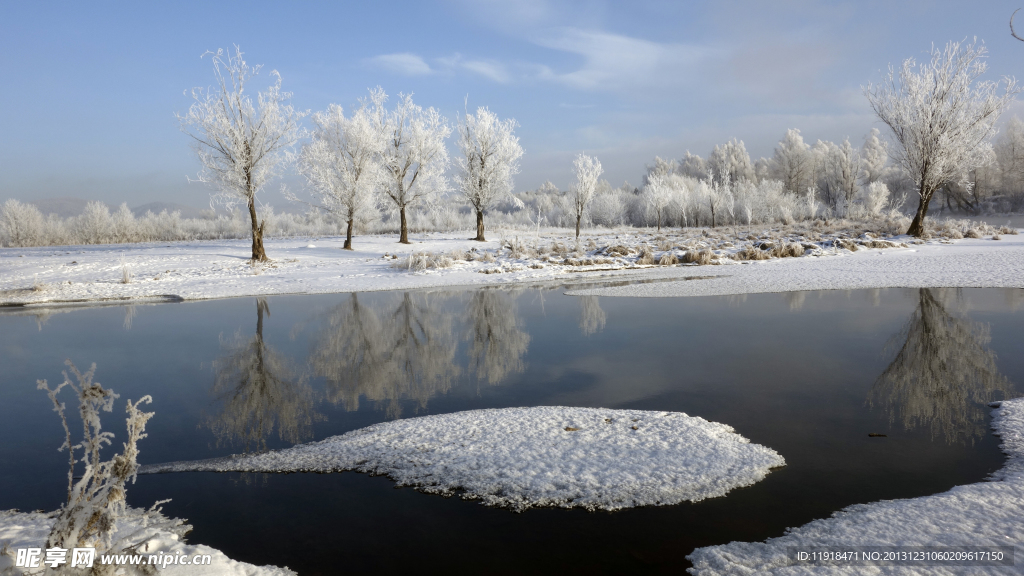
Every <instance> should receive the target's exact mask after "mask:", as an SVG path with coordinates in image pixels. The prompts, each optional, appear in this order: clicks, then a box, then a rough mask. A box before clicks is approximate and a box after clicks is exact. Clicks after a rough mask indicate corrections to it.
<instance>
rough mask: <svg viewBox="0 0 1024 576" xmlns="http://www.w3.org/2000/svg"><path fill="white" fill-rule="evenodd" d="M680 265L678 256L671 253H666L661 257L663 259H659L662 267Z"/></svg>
mask: <svg viewBox="0 0 1024 576" xmlns="http://www.w3.org/2000/svg"><path fill="white" fill-rule="evenodd" d="M678 263H679V259H678V258H676V255H675V254H673V253H671V252H665V253H664V254H662V255H661V258H659V259H658V264H660V265H661V266H671V265H673V264H678Z"/></svg>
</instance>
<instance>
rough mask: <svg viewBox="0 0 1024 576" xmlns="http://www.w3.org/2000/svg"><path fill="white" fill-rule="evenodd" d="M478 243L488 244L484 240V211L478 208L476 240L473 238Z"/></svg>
mask: <svg viewBox="0 0 1024 576" xmlns="http://www.w3.org/2000/svg"><path fill="white" fill-rule="evenodd" d="M473 240H476V241H478V242H486V241H487V239H486V238H484V211H483V210H480V209H479V208H477V211H476V238H473Z"/></svg>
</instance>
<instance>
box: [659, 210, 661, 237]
mask: <svg viewBox="0 0 1024 576" xmlns="http://www.w3.org/2000/svg"><path fill="white" fill-rule="evenodd" d="M658 232H661V210H658Z"/></svg>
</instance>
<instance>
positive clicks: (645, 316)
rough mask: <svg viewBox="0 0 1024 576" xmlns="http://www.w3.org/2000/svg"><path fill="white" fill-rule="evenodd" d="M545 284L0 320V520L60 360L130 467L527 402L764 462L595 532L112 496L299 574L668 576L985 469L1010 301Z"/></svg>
mask: <svg viewBox="0 0 1024 576" xmlns="http://www.w3.org/2000/svg"><path fill="white" fill-rule="evenodd" d="M561 290H562V289H552V288H543V289H541V288H538V289H518V290H515V291H509V290H498V289H485V290H464V291H444V292H439V291H412V292H404V293H403V292H395V293H370V294H357V295H350V294H338V295H324V296H277V297H269V298H266V299H255V298H241V299H232V300H219V301H208V302H198V303H185V304H163V305H154V306H139V307H134V308H131V307H129V308H126V307H107V308H87V309H51V310H36V311H29V310H20V311H19V310H14V311H12V310H5V311H3V312H0V438H2V439H3V441H2V442H0V509H8V508H20V509H22V510H32V509H45V510H52V509H54V508H56V507H57V506H59V505H60V504H61V503H62V500H63V498H64V495H65V490H66V482H67V480H66V468H65V467H66V462H67V460H66V456H65V454H61V453H58V452H57V450H56V448H57V446H59V445H60V444H61V442H62V441H63V434H62V429H61V427H60V423H59V420H58V418H57V416H56V415H55V414H54V413H53V412H52V411H51V406H50V405H49V400H48V399H47V398H46V396H45V394H44V393H43V392H40V391H38V390H36V386H35V381H36V379H38V378H46V379H48V380H49V382H50V384H51V385H54V384H57V383H59V382H60V381H61V380H62V376H61V374H60V373H61V369H62V368H63V365H62V362H63V361H64V359H65V358H70V359H71V360H73V361H74V362H75V363H76V364H77V365H78V367H79V368H81V369H82V370H85V369H87V368H88V366H89V364H90V363H92V362H95V363H96V364H97V372H96V380H97V381H99V382H100V383H102V384H103V385H105V386H107V387H109V388H113V389H114V391H116V392H117V393H119V394H120V395H121V398H120V400H119V401H118V403H117V405H116V408H115V411H114V413H112V414H110V415H108V416H107V417H106V419H105V421H104V424H105V429H106V430H111V431H113V432H115V434H117V435H118V437H119V438H120V437H123V435H124V426H123V406H124V401H125V400H127V399H129V398H130V399H137V398H139V397H140V396H142V395H144V394H151V395H152V396H153V399H154V402H153V404H152V405H151V406H150V407H149V409H150V410H152V411H155V412H156V416H155V417H154V418H153V419H152V420H151V421H150V423H149V425H148V429H147V431H148V433H149V437H148V438H146V439H145V440H143V441H142V442H141V444H140V449H141V456H140V458H139V460H140V462H142V463H158V462H167V461H173V460H194V459H201V458H209V457H214V456H222V455H226V454H231V453H239V452H243V451H246V450H248V451H255V450H263V449H275V448H280V447H285V446H290V445H292V444H293V443H296V442H306V441H310V440H319V439H323V438H326V437H329V436H333V435H336V434H342V433H344V432H347V431H350V430H355V429H358V428H362V427H364V426H367V425H370V424H373V423H377V422H382V421H386V420H389V419H394V418H409V417H414V416H417V415H425V414H439V413H447V412H456V411H462V410H472V409H477V408H498V407H508V406H539V405H563V406H590V407H606V408H633V409H644V410H673V411H681V412H686V413H687V414H691V415H696V416H701V417H704V418H707V419H709V420H713V421H717V422H723V423H726V424H729V425H731V426H733V427H734V428H735V429H736V430H737V432H739V433H740V434H742V435H744V436H746V437H747V438H749V439H750V440H751V441H752V442H757V443H759V444H763V445H765V446H768V447H770V448H772V449H774V450H776V451H778V452H779V453H780V454H782V456H784V457H785V458H786V461H787V463H788V465H787V466H786V467H784V468H781V469H778V470H775V471H773V472H772V473H771V474H769V475H768V477H767V478H766V479H765V480H764V481H762V482H760V483H758V484H756V485H754V486H752V487H749V488H744V489H740V490H735V491H733V492H731V493H730V494H728V495H727V496H725V497H722V498H716V499H712V500H706V501H704V502H700V503H696V504H689V503H687V504H681V505H676V506H664V507H647V508H638V509H632V510H624V511H618V512H612V513H609V512H597V513H590V512H585V511H579V510H562V509H540V510H528V511H526V512H524V513H522V514H515V513H511V512H508V511H506V510H502V509H493V508H487V507H484V506H481V505H479V504H477V503H475V502H471V501H463V500H460V499H459V498H448V499H445V498H442V497H439V496H432V495H425V494H421V493H419V492H416V491H415V490H413V489H410V488H402V489H395V488H394V486H393V483H392V482H391V481H390V480H388V479H386V478H383V477H370V476H366V475H363V474H358V473H343V474H322V475H321V474H288V475H253V474H214V473H187V474H165V475H155V476H141V477H139V479H138V482H137V483H136V484H135V485H133V486H131V487H130V488H129V492H128V500H129V503H130V504H132V505H135V506H148V505H149V504H151V503H152V502H154V501H156V500H159V499H164V498H172V499H173V500H172V501H171V502H170V503H169V504H166V505H165V506H164V512H165V513H167V514H169V515H171V516H177V517H182V518H187V519H188V522H189V523H190V524H192V525H193V526H194V527H195V529H194V531H193V532H192V533H191V535H190V536H189V539H190V541H192V542H196V543H203V544H208V545H210V546H213V547H215V548H218V549H220V550H222V551H224V552H225V553H226V554H227V555H228V556H230V557H232V558H235V559H238V560H243V561H246V562H251V563H254V564H276V565H287V566H289V567H291V568H293V569H296V570H298V571H299V573H300V574H336V573H341V572H351V573H367V572H371V571H372V572H375V573H382V574H383V573H391V574H405V573H412V572H418V573H439V572H446V573H509V574H513V573H524V572H529V573H550V574H581V573H622V572H626V571H638V573H645V574H646V573H679V572H681V571H682V570H683V569H684V568H685V567H687V566H689V563H688V562H687V561H686V560H685V556H686V555H687V554H689V553H690V551H692V550H693V549H694V548H695V547H697V546H705V545H709V544H718V543H726V542H730V541H733V540H746V541H756V540H764V539H765V538H769V537H773V536H780V535H782V533H783V531H784V530H785V529H786V528H787V527H790V526H799V525H802V524H805V523H807V522H809V521H811V520H813V519H815V518H822V517H827V516H829V515H830V514H831V513H832V512H834V511H836V510H839V509H841V508H843V507H844V506H847V505H850V504H854V503H859V502H871V501H875V500H879V499H886V498H904V497H913V496H920V495H925V494H932V493H935V492H940V491H943V490H946V489H948V488H950V487H952V486H955V485H957V484H965V483H972V482H977V481H980V480H983V479H984V478H985V477H986V475H988V474H989V473H990V472H992V471H994V470H996V469H998V468H999V467H1001V466H1002V462H1003V460H1004V458H1003V455H1002V454H1001V453H1000V452H999V450H998V441H997V439H996V438H994V437H993V436H992V435H991V434H990V433H989V416H988V412H989V410H988V409H987V408H986V406H985V404H986V403H987V402H989V401H992V400H998V399H1002V398H1004V397H1010V396H1017V395H1018V394H1019V392H1018V391H1020V389H1021V387H1022V386H1024V384H1022V382H1024V357H1022V356H1021V355H1020V354H1019V353H1018V350H1019V343H1020V342H1021V341H1022V340H1024V313H1022V312H1021V307H1020V304H1022V303H1024V291H1021V290H994V289H992V290H980V289H979V290H962V291H957V290H884V291H852V292H810V293H790V294H765V295H752V296H747V297H709V298H678V299H631V298H600V299H599V298H596V297H570V296H564V295H562V293H561ZM30 312H31V313H30ZM72 400H73V398H72V397H71V395H70V394H69V395H67V396H66V397H65V401H66V402H71V401H72ZM72 430H77V426H74V425H73V427H72ZM869 433H875V434H886V435H887V436H886V437H869V436H868V434H869ZM120 441H121V440H119V439H115V445H116V446H120V444H119V443H120Z"/></svg>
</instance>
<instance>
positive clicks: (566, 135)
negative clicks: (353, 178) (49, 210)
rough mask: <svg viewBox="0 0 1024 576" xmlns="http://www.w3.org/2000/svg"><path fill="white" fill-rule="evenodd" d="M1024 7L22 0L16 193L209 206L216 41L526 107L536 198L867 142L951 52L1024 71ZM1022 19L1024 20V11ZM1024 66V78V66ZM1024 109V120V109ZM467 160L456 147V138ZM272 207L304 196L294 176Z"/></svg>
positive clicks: (271, 197)
mask: <svg viewBox="0 0 1024 576" xmlns="http://www.w3.org/2000/svg"><path fill="white" fill-rule="evenodd" d="M1020 6H1024V2H1019V3H1014V2H1009V1H1001V0H995V1H991V0H990V1H986V2H966V1H964V2H940V1H925V0H910V1H905V2H901V1H896V0H888V1H873V0H864V1H858V2H826V1H810V0H808V1H798V0H795V1H772V2H755V1H751V2H739V1H716V2H668V1H648V2H644V1H631V2H573V1H559V2H554V1H550V2H549V1H543V0H518V1H515V2H489V1H475V2H474V1H468V0H467V1H462V0H452V1H447V2H429V3H428V2H388V3H370V2H329V3H328V2H324V3H313V2H291V3H284V2H254V1H247V2H237V3H229V2H209V1H208V2H201V3H198V2H197V3H189V2H174V3H158V2H151V3H150V2H137V3H129V2H119V3H114V2H88V3H86V2H67V3H55V2H13V1H11V2H3V3H0V72H2V74H0V78H2V79H3V81H4V90H2V91H0V200H2V199H4V198H8V197H13V198H18V199H21V200H34V199H40V198H50V197H60V196H71V197H79V198H88V199H99V200H104V201H106V202H110V203H113V204H117V203H120V202H128V204H129V206H137V205H140V204H144V203H147V202H152V201H169V202H179V203H182V204H187V205H192V206H197V207H203V206H205V205H206V204H207V201H208V197H209V191H208V190H207V189H205V188H204V187H203V186H202V185H200V184H195V183H193V184H189V183H188V181H187V176H189V175H191V176H193V177H194V176H195V174H196V172H197V171H198V169H199V166H198V163H197V161H196V160H195V159H194V158H193V156H192V152H191V150H190V149H189V147H188V139H187V137H186V136H185V135H184V134H182V133H181V132H180V131H179V129H178V123H177V120H176V119H175V117H174V114H175V112H181V113H184V112H185V111H186V110H187V108H188V106H189V102H190V99H189V97H188V96H187V95H186V94H185V91H186V90H188V89H190V88H192V87H194V86H206V85H209V84H210V82H211V80H212V78H213V74H212V69H211V64H210V62H209V58H207V59H200V55H201V54H202V53H203V52H204V51H206V50H214V49H216V48H218V47H227V46H230V45H231V44H238V45H239V46H241V48H242V50H243V51H244V52H245V53H246V58H247V60H248V62H249V63H250V64H263V65H264V72H263V73H262V74H261V75H260V78H262V80H259V79H258V80H257V82H256V84H255V85H256V86H265V85H267V84H269V82H270V78H269V75H268V74H267V72H268V71H269V70H278V71H279V72H280V73H281V76H282V77H283V85H284V88H285V89H286V90H289V91H291V92H293V93H294V98H293V103H294V104H295V105H296V107H298V108H300V109H310V110H321V109H324V108H326V106H327V105H328V104H329V103H332V102H334V103H338V104H341V105H342V106H344V107H346V108H350V107H351V106H352V105H353V104H355V103H356V102H357V100H358V99H359V98H360V97H362V96H364V95H366V93H367V89H368V88H370V87H372V86H377V85H380V86H382V87H383V88H384V89H385V90H386V91H387V92H388V93H389V94H391V95H395V94H397V93H398V92H412V93H414V95H415V96H414V99H415V100H416V102H417V103H418V104H420V105H422V106H425V107H426V106H433V107H436V108H438V109H440V110H441V111H442V113H443V114H444V115H445V116H447V117H448V118H449V119H450V120H452V121H453V122H454V120H455V118H456V114H457V113H459V112H461V111H462V110H463V109H464V104H463V103H464V99H466V98H467V97H468V99H469V108H470V109H471V110H472V109H475V108H476V107H477V106H482V105H486V106H488V107H490V108H491V110H493V111H494V112H496V113H497V114H498V115H499V116H502V117H513V118H516V119H517V120H518V121H519V123H520V125H521V127H520V128H519V129H518V131H517V134H518V135H519V137H520V142H521V144H522V145H523V148H524V150H525V151H526V154H525V155H524V157H523V160H522V172H521V174H520V175H519V176H518V178H517V184H516V187H517V189H520V190H521V189H532V188H536V187H537V186H539V185H540V184H541V183H543V182H544V181H545V180H551V181H553V182H554V183H555V184H557V185H558V186H560V187H563V188H564V187H566V186H567V185H568V184H569V181H570V178H571V159H572V157H573V156H574V155H575V154H577V153H579V152H586V153H588V154H592V155H596V156H597V157H598V158H599V159H600V160H601V162H602V164H603V165H604V167H605V177H606V178H608V180H609V181H611V182H612V184H614V185H619V184H621V183H622V182H623V181H624V180H629V181H630V182H632V183H634V184H637V183H638V182H639V180H640V176H641V174H642V173H643V171H644V164H645V163H649V162H651V161H652V160H653V158H654V156H655V155H659V156H661V157H663V158H678V157H679V156H681V155H682V154H683V153H684V152H685V151H686V150H690V151H691V152H693V153H696V154H700V155H701V156H705V157H706V155H707V153H708V152H709V151H710V149H711V148H712V147H713V146H714V145H715V144H717V143H722V142H725V141H726V140H728V139H730V138H733V137H736V138H740V139H742V140H744V141H745V143H746V144H747V148H748V150H749V151H750V153H751V155H752V156H753V157H755V158H756V157H758V156H770V155H771V152H772V148H773V147H774V145H775V143H776V142H777V141H778V140H779V138H781V137H782V135H783V134H784V133H785V131H786V129H787V128H800V129H801V131H802V133H803V135H804V138H805V140H807V141H809V142H812V143H813V142H814V141H815V140H817V139H825V140H833V141H839V140H842V138H843V137H845V136H849V137H850V138H851V140H852V141H853V142H854V144H855V145H858V146H859V145H860V143H861V142H862V141H863V138H864V135H865V134H866V133H867V132H868V131H869V130H870V129H871V128H872V127H873V126H879V125H878V123H877V122H876V121H875V119H874V117H873V116H872V114H871V110H870V108H869V107H868V105H867V101H866V100H865V98H864V96H863V94H862V90H861V87H862V86H863V85H865V84H867V83H868V82H870V81H877V80H880V79H881V78H882V74H883V71H884V70H885V69H886V68H887V66H888V65H889V64H890V63H893V64H898V63H899V62H900V61H902V60H903V59H905V58H908V57H917V58H921V57H924V56H925V54H926V52H927V50H928V49H929V47H930V46H931V45H932V43H936V44H944V43H945V42H946V41H948V40H960V39H963V38H970V37H974V36H977V37H978V38H979V40H983V41H984V42H985V44H986V46H987V47H988V49H989V51H990V58H989V60H988V62H989V66H990V71H989V78H991V79H997V78H998V77H999V76H1002V75H1015V74H1018V71H1019V70H1020V69H1021V68H1022V66H1024V43H1021V42H1018V41H1016V40H1013V39H1012V38H1011V37H1010V36H1009V33H1008V27H1007V21H1008V19H1009V16H1010V14H1011V13H1012V12H1013V11H1014V10H1015V9H1016V8H1018V7H1020ZM1020 27H1024V17H1022V18H1021V24H1020ZM1018 75H1019V74H1018ZM1014 111H1016V112H1018V113H1019V114H1021V115H1024V106H1021V105H1016V106H1015V108H1014ZM450 147H451V149H452V152H453V153H454V152H455V149H454V142H452V143H451V146H450ZM264 202H270V203H271V204H273V205H275V206H282V205H284V204H285V201H284V199H283V198H282V197H281V196H280V195H279V193H278V192H277V187H276V186H274V187H273V188H272V189H269V190H267V191H266V192H265V193H264Z"/></svg>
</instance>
